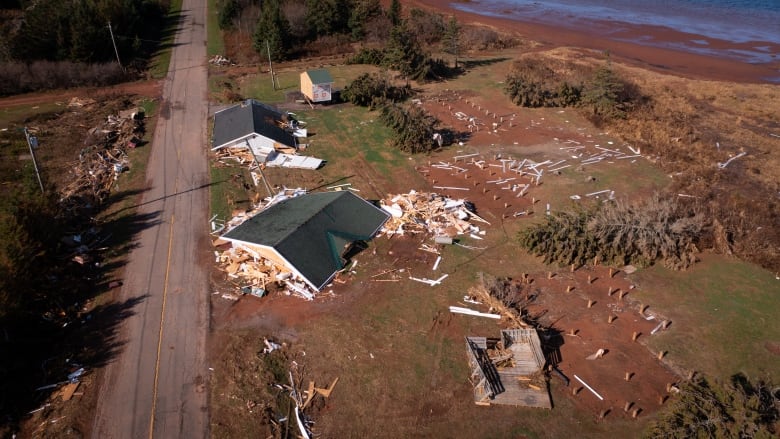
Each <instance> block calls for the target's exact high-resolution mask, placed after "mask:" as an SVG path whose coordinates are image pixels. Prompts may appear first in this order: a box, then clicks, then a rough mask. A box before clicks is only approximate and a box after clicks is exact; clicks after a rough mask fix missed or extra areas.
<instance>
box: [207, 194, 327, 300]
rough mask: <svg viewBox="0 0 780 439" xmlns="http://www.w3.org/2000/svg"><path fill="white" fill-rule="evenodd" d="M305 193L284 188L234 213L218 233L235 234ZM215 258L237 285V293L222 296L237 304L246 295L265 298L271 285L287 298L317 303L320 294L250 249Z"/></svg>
mask: <svg viewBox="0 0 780 439" xmlns="http://www.w3.org/2000/svg"><path fill="white" fill-rule="evenodd" d="M305 193H306V190H305V189H301V188H295V189H288V188H282V190H281V191H279V192H278V193H277V194H276V195H274V196H273V197H268V198H265V199H264V200H263V201H262V202H261V203H259V204H257V205H256V206H254V207H253V208H252V209H250V210H246V211H243V210H242V211H237V212H234V214H233V218H231V219H230V220H228V221H227V222H226V224H225V226H224V227H222V228H220V229H219V230H217V231H215V232H222V231H223V230H232V229H233V228H235V227H238V226H239V225H241V224H242V223H243V222H244V221H246V220H248V219H250V218H252V217H253V216H255V215H257V214H258V213H260V212H262V211H263V210H265V209H268V208H269V207H271V206H273V205H275V204H277V203H280V202H281V201H284V200H286V199H288V198H293V197H297V196H299V195H303V194H305ZM226 243H227V242H226V241H224V240H222V239H219V238H217V239H216V240H214V242H213V244H214V246H220V245H223V244H226ZM214 255H215V257H216V263H217V264H219V267H220V269H221V270H222V271H224V272H225V273H226V274H227V277H228V278H229V279H231V280H233V281H234V282H235V283H236V291H235V293H232V294H227V293H226V294H223V297H224V298H226V299H232V300H235V299H237V298H238V297H239V296H240V295H242V294H247V293H248V294H252V295H254V296H258V297H262V296H263V295H265V293H266V291H267V287H268V285H269V284H274V283H275V284H276V285H277V286H278V287H280V288H282V290H283V291H284V293H285V294H288V295H290V294H293V295H296V296H300V297H303V298H304V299H306V300H312V299H314V296H315V294H316V293H317V291H315V290H313V289H312V288H311V287H309V285H308V284H307V283H306V282H304V281H303V279H299V278H298V276H297V275H296V274H295V273H293V272H291V271H290V270H289V268H287V267H286V266H284V265H282V264H279V263H276V262H274V261H272V260H270V259H267V258H264V257H263V256H261V255H260V252H258V251H256V250H255V249H253V248H252V246H251V245H248V244H246V245H244V244H242V245H238V244H232V245H231V246H230V247H229V248H227V249H226V250H224V251H221V252H220V251H215V252H214Z"/></svg>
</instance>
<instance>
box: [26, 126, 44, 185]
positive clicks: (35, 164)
mask: <svg viewBox="0 0 780 439" xmlns="http://www.w3.org/2000/svg"><path fill="white" fill-rule="evenodd" d="M24 137H25V138H26V139H27V146H29V147H30V155H31V156H32V161H33V167H34V168H35V176H36V177H38V185H39V186H40V187H41V193H43V181H41V173H40V171H39V170H38V161H37V160H36V159H35V148H37V147H38V138H37V137H34V136H30V131H28V130H27V127H24ZM33 144H35V145H34V146H35V148H33Z"/></svg>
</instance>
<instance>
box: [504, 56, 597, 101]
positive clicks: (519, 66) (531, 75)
mask: <svg viewBox="0 0 780 439" xmlns="http://www.w3.org/2000/svg"><path fill="white" fill-rule="evenodd" d="M561 76H562V75H560V74H558V73H556V72H555V71H554V70H553V69H552V68H550V67H548V65H547V62H546V61H544V60H539V59H536V58H526V59H523V60H522V61H518V62H516V63H515V64H514V66H513V67H512V71H511V72H510V73H509V74H508V75H507V77H506V86H505V87H504V90H505V92H506V94H507V95H508V96H509V99H511V100H512V102H514V103H515V104H517V105H519V106H521V107H532V108H537V107H569V106H576V105H578V104H579V103H580V99H581V96H582V86H577V85H573V84H571V83H570V82H568V81H567V80H566V79H562V78H561Z"/></svg>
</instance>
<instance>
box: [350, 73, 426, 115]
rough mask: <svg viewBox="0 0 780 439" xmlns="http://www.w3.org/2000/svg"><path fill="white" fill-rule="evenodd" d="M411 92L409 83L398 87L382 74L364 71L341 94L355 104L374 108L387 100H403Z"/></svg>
mask: <svg viewBox="0 0 780 439" xmlns="http://www.w3.org/2000/svg"><path fill="white" fill-rule="evenodd" d="M411 93H412V88H411V87H410V86H409V85H405V86H403V87H396V86H394V85H392V84H390V81H388V80H387V78H386V77H384V76H382V75H379V74H374V75H370V74H368V73H364V74H362V75H360V76H359V77H358V78H357V79H355V80H354V81H352V82H351V83H350V84H349V85H347V86H346V87H344V90H343V91H342V92H341V96H342V97H343V98H344V100H346V101H349V102H351V103H353V104H355V105H359V106H361V107H369V108H371V109H374V108H375V107H377V106H379V105H382V104H384V103H385V102H387V101H391V102H398V101H402V100H404V99H406V98H408V97H409V96H410V95H411Z"/></svg>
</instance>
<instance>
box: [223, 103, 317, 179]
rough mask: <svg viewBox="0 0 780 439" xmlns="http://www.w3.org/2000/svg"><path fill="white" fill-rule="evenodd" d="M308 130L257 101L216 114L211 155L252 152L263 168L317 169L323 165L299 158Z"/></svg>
mask: <svg viewBox="0 0 780 439" xmlns="http://www.w3.org/2000/svg"><path fill="white" fill-rule="evenodd" d="M306 135H307V132H306V129H303V128H301V127H300V123H299V122H298V121H297V120H295V119H294V118H293V117H292V115H290V114H289V113H282V112H280V111H279V110H277V109H275V108H274V107H271V106H270V105H266V104H264V103H262V102H259V101H256V100H254V99H247V100H246V101H244V102H242V103H240V104H238V105H234V106H232V107H229V108H226V109H224V110H221V111H218V112H216V113H215V114H214V134H213V140H212V147H211V150H212V151H218V152H220V151H230V152H235V151H249V152H251V154H252V156H253V161H255V162H257V163H258V164H262V165H264V166H279V167H291V168H305V169H317V168H318V167H320V166H321V165H322V163H323V161H322V160H320V159H317V158H314V157H305V156H299V155H297V152H298V150H299V147H300V145H299V143H298V139H299V138H300V137H306Z"/></svg>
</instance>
